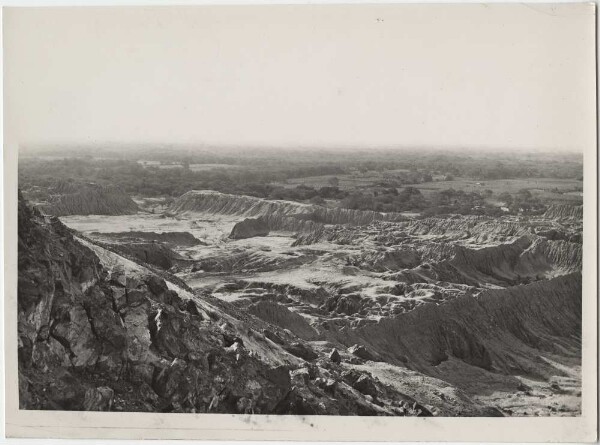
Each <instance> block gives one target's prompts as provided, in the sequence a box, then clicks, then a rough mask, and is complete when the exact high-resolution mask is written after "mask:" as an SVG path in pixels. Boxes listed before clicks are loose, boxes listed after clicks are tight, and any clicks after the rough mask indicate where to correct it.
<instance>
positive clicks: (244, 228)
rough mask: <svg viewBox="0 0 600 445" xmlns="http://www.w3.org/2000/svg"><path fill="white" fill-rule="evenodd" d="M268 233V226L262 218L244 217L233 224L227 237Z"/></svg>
mask: <svg viewBox="0 0 600 445" xmlns="http://www.w3.org/2000/svg"><path fill="white" fill-rule="evenodd" d="M268 234H269V226H268V225H267V222H266V221H265V220H264V219H263V218H246V219H245V220H243V221H240V222H239V223H237V224H236V225H235V226H233V229H232V230H231V233H230V234H229V238H231V239H245V238H253V237H255V236H267V235H268Z"/></svg>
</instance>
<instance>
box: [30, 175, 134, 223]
mask: <svg viewBox="0 0 600 445" xmlns="http://www.w3.org/2000/svg"><path fill="white" fill-rule="evenodd" d="M39 208H40V209H41V210H42V211H43V212H44V213H46V214H49V215H54V216H64V215H128V214H133V213H136V212H137V211H138V206H137V204H136V203H135V202H134V201H133V200H132V199H131V198H130V197H129V196H127V195H126V194H125V192H124V191H123V190H121V189H120V188H119V187H116V186H105V185H99V184H94V183H75V182H59V183H58V184H57V185H55V186H54V187H52V188H50V189H49V190H48V199H47V201H46V202H45V203H42V204H40V205H39Z"/></svg>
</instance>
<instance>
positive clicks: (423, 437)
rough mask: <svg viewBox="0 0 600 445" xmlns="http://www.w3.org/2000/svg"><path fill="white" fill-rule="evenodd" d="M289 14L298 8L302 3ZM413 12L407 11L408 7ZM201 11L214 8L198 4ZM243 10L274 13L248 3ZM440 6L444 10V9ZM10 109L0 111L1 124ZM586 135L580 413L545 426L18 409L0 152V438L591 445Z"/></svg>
mask: <svg viewBox="0 0 600 445" xmlns="http://www.w3.org/2000/svg"><path fill="white" fill-rule="evenodd" d="M388 5H389V6H394V5H391V4H388ZM579 5H580V7H584V8H589V9H588V10H589V11H590V12H591V13H592V14H595V5H594V4H589V3H586V4H583V3H582V4H579ZM298 6H299V7H302V5H298ZM396 6H397V7H402V6H400V5H396ZM396 6H395V7H396ZM418 6H419V5H415V4H412V5H411V7H413V8H414V7H418ZM173 7H175V6H173ZM202 7H220V6H204V5H202ZM245 7H247V6H245ZM252 7H260V8H270V7H277V6H265V5H257V6H252ZM336 7H339V8H343V7H344V6H343V5H336ZM423 7H427V8H432V7H437V5H436V6H434V5H431V4H424V5H423ZM440 7H448V5H441V6H440ZM518 7H519V5H515V13H518ZM571 7H572V6H571ZM7 13H8V14H9V13H10V12H9V11H8V10H7V9H6V8H5V9H4V10H3V21H4V20H6V15H7ZM590 28H591V29H590V32H595V29H592V27H590ZM4 37H6V36H4ZM594 40H595V39H594ZM590 50H592V48H590ZM4 70H6V66H4ZM596 74H597V73H596ZM590 93H591V91H590ZM594 93H595V92H594ZM590 100H594V102H595V101H596V94H594V95H593V96H592V95H590ZM10 111H11V110H10V109H7V108H6V103H4V122H6V115H7V114H8V113H10ZM596 117H597V116H596ZM573 118H574V119H575V118H576V117H575V116H574V117H573ZM596 122H597V119H596ZM9 131H10V128H6V127H5V128H4V132H5V134H4V141H6V134H7V133H8V132H9ZM589 136H590V138H589V144H588V146H587V147H586V149H585V152H584V162H583V167H584V175H583V178H584V195H583V203H584V204H583V205H584V207H583V213H584V225H583V239H584V240H585V242H584V243H583V269H582V280H583V301H582V331H583V332H582V366H581V370H582V415H581V416H578V417H544V418H532V417H520V418H461V417H459V418H451V417H429V418H424V417H423V418H411V417H400V418H399V417H389V418H384V417H339V416H282V415H233V414H158V413H132V412H128V413H123V412H119V413H117V412H72V411H29V410H19V403H18V398H19V394H18V379H17V377H18V370H17V317H16V316H15V315H16V312H17V243H18V236H17V189H18V184H17V174H18V169H17V164H18V154H17V150H15V149H13V148H9V147H7V146H6V145H4V155H3V156H4V165H3V172H4V249H3V250H4V299H3V300H4V350H5V358H4V359H5V362H4V363H5V398H6V400H5V418H6V424H5V427H6V428H5V434H6V435H7V437H32V438H33V437H38V438H59V437H60V438H103V439H104V438H106V439H108V438H119V439H207V440H215V439H216V440H301V441H450V440H451V441H494V442H509V441H521V442H545V441H552V442H554V441H557V442H558V441H569V442H590V441H595V440H596V439H597V436H596V434H597V309H598V307H597V290H598V281H597V270H598V269H597V266H598V261H597V260H598V258H597V221H598V218H597V217H598V212H597V210H598V209H597V162H598V157H597V130H596V129H595V128H590V129H589ZM124 414H126V415H124Z"/></svg>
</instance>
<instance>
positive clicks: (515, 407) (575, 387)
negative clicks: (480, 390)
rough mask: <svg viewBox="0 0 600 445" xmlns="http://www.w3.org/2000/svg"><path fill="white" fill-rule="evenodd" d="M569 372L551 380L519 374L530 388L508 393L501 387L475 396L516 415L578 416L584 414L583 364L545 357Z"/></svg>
mask: <svg viewBox="0 0 600 445" xmlns="http://www.w3.org/2000/svg"><path fill="white" fill-rule="evenodd" d="M545 360H546V361H548V362H549V363H551V364H552V365H553V366H554V367H556V368H557V370H559V371H561V372H562V373H564V374H566V375H557V376H553V377H551V378H550V379H549V381H539V380H532V379H529V378H525V377H517V378H518V379H519V380H520V381H521V382H523V384H524V385H526V387H529V388H530V389H529V390H526V391H516V392H512V393H507V392H503V391H497V392H494V393H492V394H491V395H489V396H477V397H474V399H475V400H478V401H481V402H482V403H484V404H488V405H495V406H497V407H498V408H500V409H501V410H502V411H503V412H504V413H505V414H507V415H512V416H574V415H580V414H581V366H580V365H571V366H564V365H561V364H559V363H557V362H554V361H551V360H550V359H545Z"/></svg>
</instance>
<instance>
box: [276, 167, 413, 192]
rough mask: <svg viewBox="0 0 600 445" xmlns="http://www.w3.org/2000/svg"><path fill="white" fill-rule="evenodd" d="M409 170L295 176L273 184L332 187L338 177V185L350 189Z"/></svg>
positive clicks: (365, 185) (369, 184)
mask: <svg viewBox="0 0 600 445" xmlns="http://www.w3.org/2000/svg"><path fill="white" fill-rule="evenodd" d="M405 172H408V170H389V171H386V172H384V173H381V172H367V173H352V174H346V175H322V176H307V177H304V178H293V179H288V180H287V182H276V183H273V185H278V186H282V187H287V188H294V187H297V186H299V185H304V186H307V187H314V188H316V189H318V188H321V187H331V186H332V185H333V184H332V183H331V182H330V181H331V180H332V178H337V179H338V187H339V188H340V189H341V190H349V189H355V188H360V187H368V186H372V185H374V184H376V183H378V182H381V181H384V180H385V179H392V178H393V177H394V175H395V174H401V173H405Z"/></svg>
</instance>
